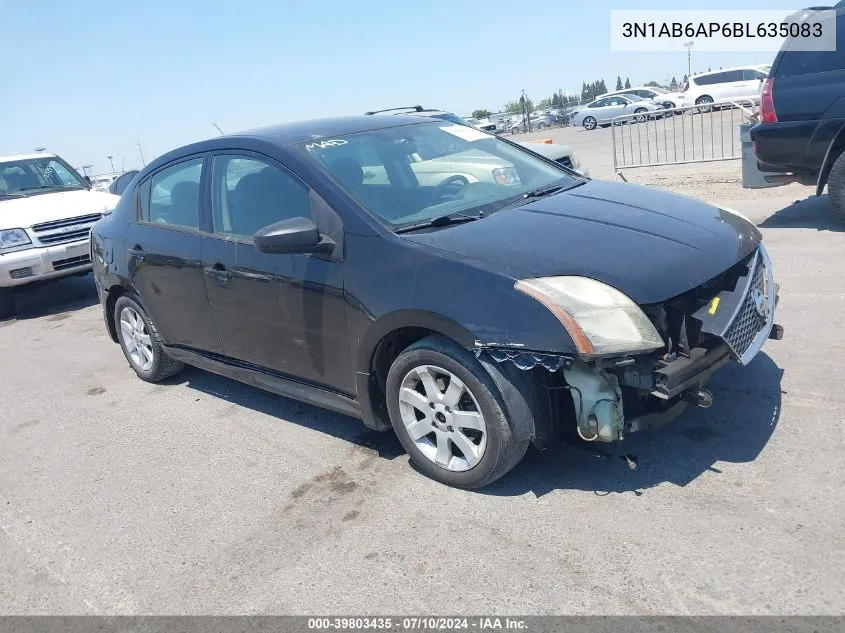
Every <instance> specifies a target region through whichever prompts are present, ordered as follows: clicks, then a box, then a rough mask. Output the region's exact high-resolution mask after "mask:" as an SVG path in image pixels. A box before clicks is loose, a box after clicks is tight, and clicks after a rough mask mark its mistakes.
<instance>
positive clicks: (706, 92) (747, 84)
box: [661, 66, 767, 108]
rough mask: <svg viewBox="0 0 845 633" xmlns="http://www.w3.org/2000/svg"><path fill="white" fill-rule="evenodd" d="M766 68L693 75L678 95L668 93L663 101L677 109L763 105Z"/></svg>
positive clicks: (755, 67)
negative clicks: (724, 103) (736, 103)
mask: <svg viewBox="0 0 845 633" xmlns="http://www.w3.org/2000/svg"><path fill="white" fill-rule="evenodd" d="M765 68H766V67H764V66H736V67H734V68H721V69H719V70H714V71H712V72H707V73H701V74H699V75H693V76H692V77H690V78H689V79H688V80H687V82H686V83H684V85H683V86H682V87H681V89H680V90H679V91H678V92H674V93H670V94H665V95H662V96H661V100H665V101H669V102H671V103H672V104H673V105H674V107H676V108H680V107H683V106H691V105H697V106H705V107H707V106H709V105H710V104H711V103H718V102H720V101H752V102H753V103H759V102H760V91H761V90H762V88H763V82H764V81H765V79H766V77H767V74H766V71H765Z"/></svg>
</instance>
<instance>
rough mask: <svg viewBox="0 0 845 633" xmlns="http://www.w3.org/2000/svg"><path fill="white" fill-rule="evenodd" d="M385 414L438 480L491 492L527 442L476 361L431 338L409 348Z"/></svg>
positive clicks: (393, 373)
mask: <svg viewBox="0 0 845 633" xmlns="http://www.w3.org/2000/svg"><path fill="white" fill-rule="evenodd" d="M386 391H387V408H388V412H389V414H390V421H391V423H392V424H393V428H394V430H395V431H396V435H397V436H398V438H399V441H400V442H401V443H402V446H403V447H404V448H405V450H406V451H408V454H409V455H410V457H411V459H412V460H413V462H414V464H415V465H416V466H417V468H419V470H421V471H422V472H423V473H425V474H426V475H427V476H429V477H431V478H432V479H434V480H435V481H438V482H440V483H443V484H446V485H448V486H455V487H458V488H481V487H483V486H486V485H488V484H490V483H492V482H493V481H495V480H496V479H498V478H499V477H501V476H502V475H504V474H505V473H507V472H508V471H510V470H511V469H512V468H513V467H514V466H516V465H517V463H519V461H520V460H521V459H522V457H523V456H524V455H525V451H526V450H527V449H528V444H529V440H527V439H526V440H516V439H514V437H513V432H512V429H511V425H510V423H509V421H508V413H507V409H506V407H505V405H504V403H503V402H502V401H501V396H500V395H499V391H498V389H497V388H496V386H495V383H494V382H493V379H492V378H491V377H490V375H489V374H488V373H487V371H486V370H485V369H484V367H483V366H482V365H481V363H480V362H479V361H478V359H477V358H475V356H473V355H472V354H471V353H470V352H468V351H467V350H466V349H463V348H462V347H460V346H458V345H456V344H455V343H454V342H452V341H450V340H448V339H446V338H443V337H440V336H429V337H427V338H425V339H422V340H421V341H418V342H417V343H414V344H413V345H411V346H410V347H408V348H407V349H406V350H404V351H403V352H402V353H401V354H399V356H398V357H397V358H396V360H395V361H394V362H393V365H392V366H391V367H390V371H389V372H388V375H387V385H386Z"/></svg>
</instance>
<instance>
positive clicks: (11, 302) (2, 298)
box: [0, 288, 15, 319]
mask: <svg viewBox="0 0 845 633" xmlns="http://www.w3.org/2000/svg"><path fill="white" fill-rule="evenodd" d="M14 314H15V291H14V290H13V289H12V288H0V319H8V318H9V317H11V316H13V315H14Z"/></svg>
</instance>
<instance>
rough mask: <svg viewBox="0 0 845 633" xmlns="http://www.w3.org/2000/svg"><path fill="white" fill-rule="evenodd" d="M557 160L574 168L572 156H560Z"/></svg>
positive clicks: (565, 165)
mask: <svg viewBox="0 0 845 633" xmlns="http://www.w3.org/2000/svg"><path fill="white" fill-rule="evenodd" d="M557 162H558V163H560V164H561V165H563V166H564V167H569V168H570V169H571V168H572V158H571V157H570V156H564V157H563V158H558V159H557Z"/></svg>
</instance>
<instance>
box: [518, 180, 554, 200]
mask: <svg viewBox="0 0 845 633" xmlns="http://www.w3.org/2000/svg"><path fill="white" fill-rule="evenodd" d="M561 189H563V185H561V184H559V183H558V184H555V185H548V186H547V187H538V188H537V189H533V190H531V191H529V192H528V193H524V194H522V197H523V198H542V197H543V196H549V195H551V194H553V193H557V192H558V191H560V190H561Z"/></svg>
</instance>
